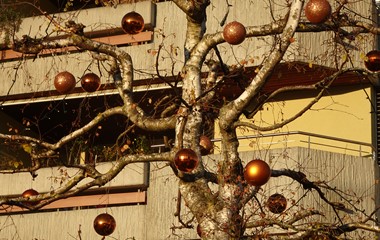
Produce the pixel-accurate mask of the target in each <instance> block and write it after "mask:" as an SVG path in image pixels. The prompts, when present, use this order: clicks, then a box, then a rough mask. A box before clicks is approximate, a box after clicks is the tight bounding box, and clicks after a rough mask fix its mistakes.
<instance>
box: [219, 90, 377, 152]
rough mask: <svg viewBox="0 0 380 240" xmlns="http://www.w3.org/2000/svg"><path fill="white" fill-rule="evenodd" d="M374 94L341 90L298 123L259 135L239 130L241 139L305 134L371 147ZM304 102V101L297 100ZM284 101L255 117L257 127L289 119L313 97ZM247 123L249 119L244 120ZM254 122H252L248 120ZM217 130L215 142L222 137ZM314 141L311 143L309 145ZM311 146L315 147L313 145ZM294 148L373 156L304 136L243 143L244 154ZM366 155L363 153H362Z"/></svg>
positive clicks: (348, 145) (365, 148) (290, 97)
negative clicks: (287, 133)
mask: <svg viewBox="0 0 380 240" xmlns="http://www.w3.org/2000/svg"><path fill="white" fill-rule="evenodd" d="M370 94H371V90H370V88H369V87H366V88H360V87H358V86H356V87H339V88H334V89H331V91H329V95H327V96H325V97H323V98H322V99H321V100H320V101H319V102H318V103H317V104H316V105H314V106H313V108H312V110H309V111H307V112H306V113H305V114H304V115H303V116H301V117H300V118H299V119H297V120H295V121H294V122H292V123H290V124H288V125H286V126H284V127H282V128H280V129H277V130H274V131H271V132H258V131H252V130H248V129H247V128H245V129H239V136H249V135H262V134H264V135H265V134H268V133H280V132H281V133H284V132H290V131H303V132H310V133H314V134H320V135H325V136H331V137H336V138H343V139H348V140H354V141H359V142H364V143H367V144H370V143H371V103H370V100H369V99H368V97H369V96H370ZM297 98H300V99H297ZM282 99H284V100H281V101H277V102H271V103H268V104H266V105H265V106H264V108H263V109H262V110H261V111H260V112H259V113H258V114H257V115H256V116H255V118H254V123H255V124H257V125H260V126H268V125H270V124H273V123H274V122H276V123H278V122H280V121H281V119H287V118H289V117H291V116H293V115H294V114H295V113H296V112H298V111H299V110H300V109H302V108H303V107H304V106H306V105H307V104H308V103H309V102H310V100H311V99H312V98H311V96H307V97H305V96H301V95H300V94H299V93H298V94H296V93H292V94H291V95H290V94H288V95H287V96H283V98H282ZM244 120H246V119H244ZM248 121H252V120H248ZM217 131H218V129H217V127H216V135H215V138H218V137H219V134H218V132H217ZM309 140H310V141H309ZM309 142H310V143H311V144H310V145H309ZM293 146H302V147H309V146H310V147H311V148H314V149H322V150H326V151H332V152H339V153H346V154H350V155H362V156H366V155H370V154H371V148H370V147H368V146H360V145H358V144H351V143H345V142H342V141H335V140H328V139H323V138H319V137H314V136H312V137H310V139H309V137H308V136H306V135H301V134H294V135H282V136H279V137H272V136H271V137H260V138H250V139H249V140H242V141H241V142H240V148H241V151H250V150H263V152H265V150H266V149H270V148H272V149H273V148H286V147H293ZM217 148H218V147H217ZM217 148H216V149H217ZM360 151H362V152H360Z"/></svg>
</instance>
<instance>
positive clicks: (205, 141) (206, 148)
mask: <svg viewBox="0 0 380 240" xmlns="http://www.w3.org/2000/svg"><path fill="white" fill-rule="evenodd" d="M199 145H200V146H201V154H202V155H203V156H204V155H207V154H210V152H211V150H212V148H213V145H212V142H211V140H210V138H209V137H207V136H205V135H203V136H201V137H200V138H199Z"/></svg>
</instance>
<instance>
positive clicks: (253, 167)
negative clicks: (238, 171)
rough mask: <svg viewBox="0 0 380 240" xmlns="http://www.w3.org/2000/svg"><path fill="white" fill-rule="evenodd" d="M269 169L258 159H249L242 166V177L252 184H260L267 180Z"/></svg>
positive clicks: (269, 174)
mask: <svg viewBox="0 0 380 240" xmlns="http://www.w3.org/2000/svg"><path fill="white" fill-rule="evenodd" d="M270 176H271V169H270V167H269V165H268V164H267V163H266V162H265V161H263V160H260V159H254V160H252V161H250V162H249V163H248V164H247V165H246V166H245V168H244V179H245V180H246V181H247V183H248V184H250V185H252V186H261V185H264V184H265V183H267V182H268V181H269V178H270Z"/></svg>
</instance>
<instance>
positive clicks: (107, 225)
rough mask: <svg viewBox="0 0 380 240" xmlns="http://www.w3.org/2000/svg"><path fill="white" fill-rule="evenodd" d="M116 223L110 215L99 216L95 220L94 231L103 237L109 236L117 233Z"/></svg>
mask: <svg viewBox="0 0 380 240" xmlns="http://www.w3.org/2000/svg"><path fill="white" fill-rule="evenodd" d="M115 228H116V221H115V219H114V218H113V217H112V216H111V215H110V214H108V213H102V214H99V215H98V216H97V217H96V218H95V220H94V229H95V231H96V233H97V234H99V235H101V236H108V235H110V234H112V233H113V231H115Z"/></svg>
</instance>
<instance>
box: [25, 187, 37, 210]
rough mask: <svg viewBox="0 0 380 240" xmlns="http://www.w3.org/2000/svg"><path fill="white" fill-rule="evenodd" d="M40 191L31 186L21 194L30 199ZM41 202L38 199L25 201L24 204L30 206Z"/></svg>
mask: <svg viewBox="0 0 380 240" xmlns="http://www.w3.org/2000/svg"><path fill="white" fill-rule="evenodd" d="M38 194H39V193H38V192H37V191H36V190H34V189H33V188H30V189H28V190H25V191H24V192H23V193H22V194H21V196H22V197H23V198H26V199H29V198H30V197H32V196H37V195H38ZM38 203H39V202H38V201H36V202H25V203H24V204H25V205H29V206H34V205H37V204H38Z"/></svg>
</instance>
